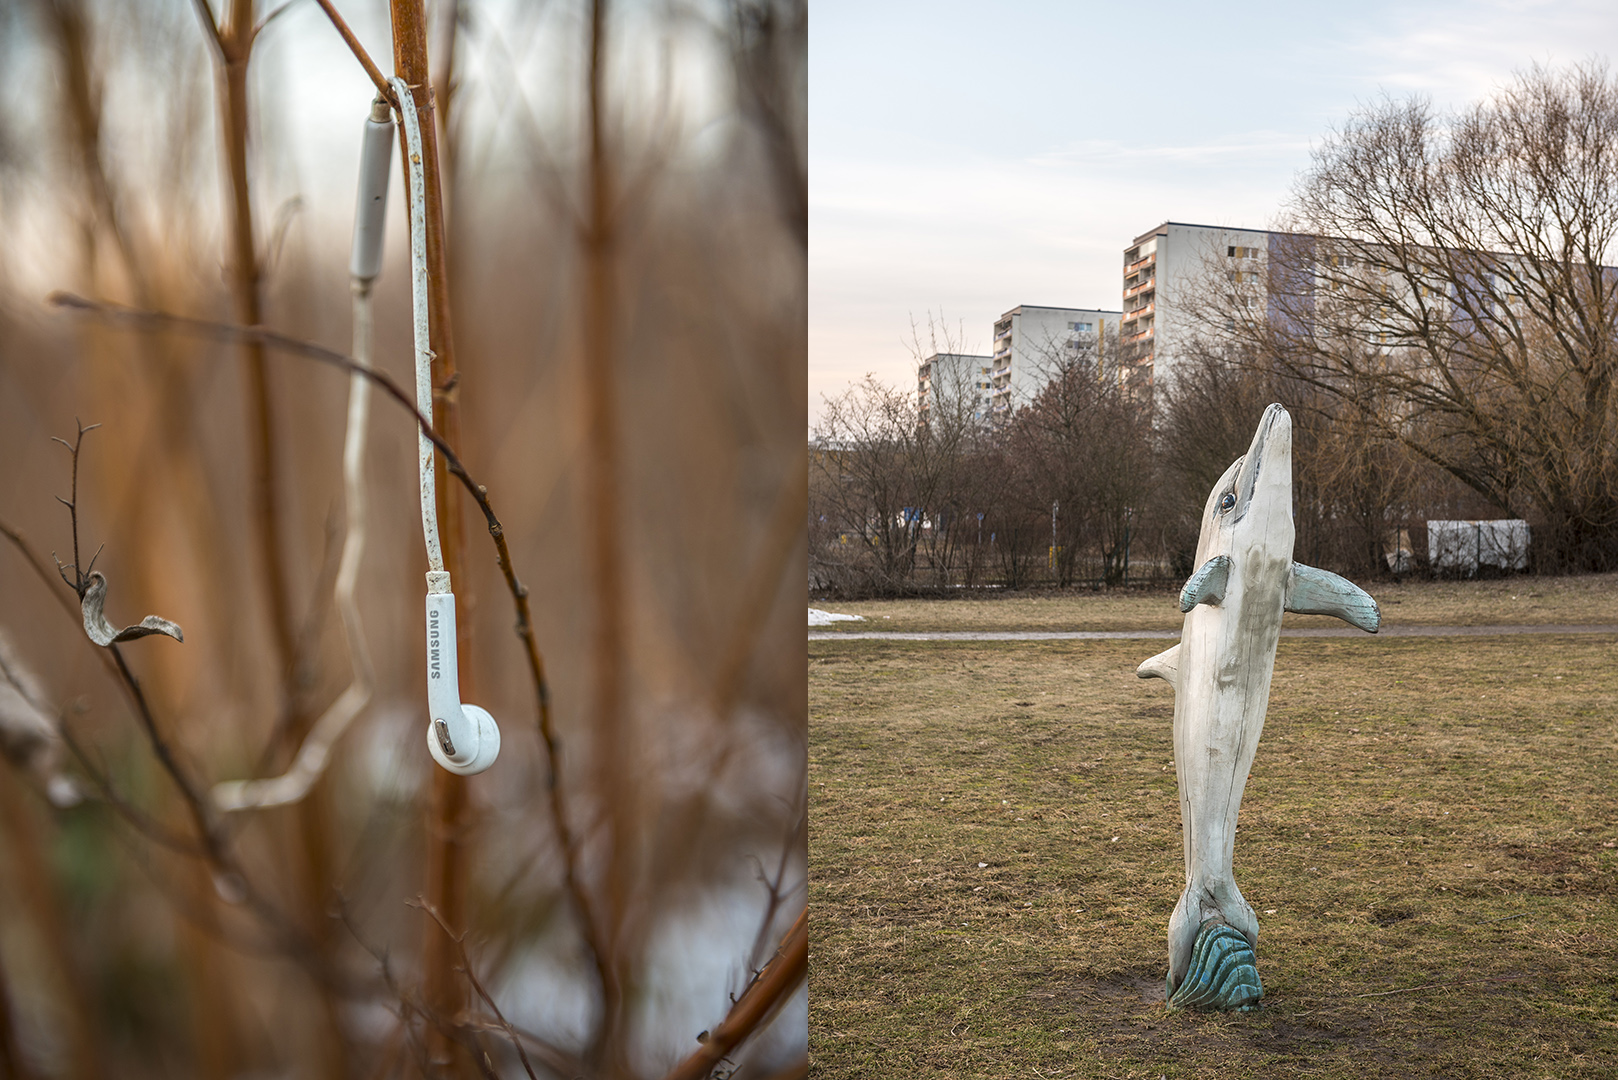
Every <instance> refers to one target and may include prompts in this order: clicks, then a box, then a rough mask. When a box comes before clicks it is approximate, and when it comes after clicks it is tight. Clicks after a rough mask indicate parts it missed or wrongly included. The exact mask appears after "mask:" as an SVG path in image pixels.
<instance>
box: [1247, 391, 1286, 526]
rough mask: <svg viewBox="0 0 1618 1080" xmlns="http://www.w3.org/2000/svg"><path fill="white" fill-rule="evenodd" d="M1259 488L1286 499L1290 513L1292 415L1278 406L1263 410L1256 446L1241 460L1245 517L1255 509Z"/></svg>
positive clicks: (1255, 439)
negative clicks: (1252, 508) (1249, 510)
mask: <svg viewBox="0 0 1618 1080" xmlns="http://www.w3.org/2000/svg"><path fill="white" fill-rule="evenodd" d="M1260 485H1263V486H1264V487H1267V488H1274V489H1275V494H1276V495H1277V496H1280V497H1284V498H1285V500H1286V504H1287V508H1288V511H1289V512H1290V510H1291V506H1292V414H1291V413H1289V412H1287V410H1286V407H1285V406H1283V405H1281V404H1280V403H1279V402H1277V403H1275V404H1273V405H1271V406H1270V407H1269V408H1267V409H1265V410H1264V416H1263V418H1262V419H1260V420H1259V424H1258V430H1257V431H1255V432H1254V433H1253V443H1252V445H1251V446H1249V447H1248V448H1247V456H1246V457H1245V458H1244V459H1243V460H1242V471H1241V475H1240V476H1239V477H1238V478H1237V481H1236V489H1237V495H1238V498H1239V500H1240V505H1241V511H1240V513H1239V515H1238V516H1242V515H1245V514H1246V512H1247V509H1248V508H1249V507H1250V506H1251V505H1252V503H1253V500H1254V495H1255V493H1256V492H1257V490H1258V488H1259V486H1260Z"/></svg>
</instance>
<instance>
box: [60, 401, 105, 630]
mask: <svg viewBox="0 0 1618 1080" xmlns="http://www.w3.org/2000/svg"><path fill="white" fill-rule="evenodd" d="M73 423H74V425H75V426H77V427H78V429H79V433H78V435H77V436H75V437H74V439H73V441H72V442H71V443H70V442H68V441H67V440H66V439H61V438H58V437H57V436H55V435H52V436H51V442H58V443H61V444H62V445H63V446H65V447H67V452H68V453H70V454H72V455H73V480H72V486H71V487H70V488H69V489H68V490H69V494H70V497H69V498H66V499H64V498H62V497H61V496H60V495H58V496H56V501H57V502H59V503H61V504H62V505H63V506H65V507H67V514H68V517H69V519H70V520H71V521H72V525H73V564H72V565H73V580H72V581H68V582H67V584H68V587H69V588H71V589H72V590H73V591H74V593H76V594H77V595H78V598H79V599H80V600H83V599H84V591H85V590H86V589H87V588H89V577H90V572H89V569H88V568H86V567H85V566H84V565H83V564H82V563H80V562H79V449H80V448H81V447H82V446H83V445H84V435H85V432H88V431H94V430H95V429H96V428H98V427H100V426H101V425H100V424H91V425H90V426H89V427H85V426H84V424H82V423H80V421H79V419H78V418H77V417H75V418H74V420H73ZM100 556H101V549H100V548H97V549H96V553H95V556H93V557H92V558H91V559H90V566H91V567H93V566H94V565H95V561H96V559H97V558H100ZM51 558H53V559H55V558H56V553H55V552H52V553H51ZM56 572H57V573H58V574H61V576H62V580H63V581H67V574H66V573H65V572H64V571H63V569H62V563H61V561H60V560H58V561H57V563H56Z"/></svg>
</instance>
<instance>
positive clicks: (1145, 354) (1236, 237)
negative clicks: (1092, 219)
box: [1119, 221, 1273, 385]
mask: <svg viewBox="0 0 1618 1080" xmlns="http://www.w3.org/2000/svg"><path fill="white" fill-rule="evenodd" d="M1272 235H1273V234H1271V233H1270V232H1268V231H1266V230H1263V229H1236V228H1228V227H1224V226H1216V225H1188V224H1185V223H1182V222H1177V221H1166V222H1164V223H1163V224H1161V225H1159V226H1158V227H1157V228H1155V229H1151V230H1149V231H1147V232H1144V233H1141V234H1140V235H1139V236H1137V237H1135V239H1134V242H1133V243H1131V244H1130V246H1129V247H1128V248H1126V249H1124V290H1123V309H1124V310H1123V317H1122V322H1121V324H1120V330H1119V352H1120V358H1121V360H1122V363H1123V365H1124V370H1125V373H1126V376H1127V378H1128V380H1129V381H1132V382H1133V381H1142V380H1143V381H1144V382H1145V383H1146V384H1147V385H1153V384H1157V383H1167V382H1169V381H1172V380H1173V378H1174V370H1175V366H1176V363H1177V361H1178V359H1179V357H1180V355H1181V352H1182V350H1183V348H1184V346H1185V342H1186V340H1187V339H1188V338H1189V336H1190V335H1192V334H1194V333H1195V331H1196V327H1195V325H1194V323H1193V320H1192V318H1191V314H1190V311H1189V310H1188V309H1189V307H1190V306H1191V305H1193V304H1195V303H1196V301H1197V297H1198V296H1199V295H1206V294H1207V290H1208V289H1210V288H1228V287H1232V286H1239V288H1235V289H1233V290H1232V291H1233V292H1235V293H1236V294H1237V295H1239V296H1240V295H1243V294H1251V295H1248V296H1246V298H1245V302H1249V303H1261V302H1262V288H1263V283H1264V281H1265V276H1264V275H1265V266H1266V262H1267V257H1268V253H1269V247H1270V238H1271V236H1272ZM1254 287H1256V288H1254Z"/></svg>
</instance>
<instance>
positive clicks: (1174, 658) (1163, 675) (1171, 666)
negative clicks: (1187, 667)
mask: <svg viewBox="0 0 1618 1080" xmlns="http://www.w3.org/2000/svg"><path fill="white" fill-rule="evenodd" d="M1135 674H1136V675H1139V676H1140V677H1141V678H1143V679H1162V680H1163V681H1164V682H1166V683H1168V684H1169V685H1170V686H1172V687H1174V689H1175V690H1179V689H1180V646H1179V645H1177V644H1176V645H1172V646H1170V647H1169V648H1167V649H1164V650H1163V651H1162V652H1160V653H1158V654H1157V655H1156V656H1154V657H1152V658H1151V659H1149V660H1143V661H1141V665H1140V667H1138V668H1136V669H1135Z"/></svg>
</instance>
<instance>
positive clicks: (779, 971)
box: [663, 909, 809, 1080]
mask: <svg viewBox="0 0 1618 1080" xmlns="http://www.w3.org/2000/svg"><path fill="white" fill-rule="evenodd" d="M808 971H809V912H808V910H807V909H806V910H804V911H802V912H800V913H799V915H798V918H797V921H796V922H794V923H793V924H792V928H791V929H789V930H788V931H787V932H786V934H785V936H783V937H782V938H781V944H780V946H779V947H778V948H777V949H776V952H775V956H774V957H773V958H771V960H770V962H769V963H768V964H766V965H765V967H764V970H763V971H760V972H759V973H758V976H757V977H756V978H755V979H754V980H753V981H752V983H751V984H750V985H749V986H748V987H747V989H746V990H744V991H743V992H742V996H741V997H739V998H737V999H736V1003H735V1004H734V1005H732V1006H731V1007H730V1012H728V1013H726V1014H725V1018H724V1020H722V1021H721V1022H720V1023H719V1026H718V1027H716V1028H714V1029H713V1030H712V1031H710V1032H707V1033H706V1036H707V1037H706V1038H703V1037H702V1036H698V1038H699V1039H700V1040H701V1042H702V1045H701V1046H700V1047H699V1048H698V1049H697V1050H696V1051H695V1052H694V1053H693V1054H691V1056H690V1057H688V1058H686V1059H685V1060H684V1061H682V1062H680V1063H679V1064H678V1065H676V1066H675V1067H674V1068H673V1069H670V1070H669V1072H668V1075H667V1076H665V1077H664V1078H663V1080H702V1078H704V1077H706V1076H708V1074H710V1073H711V1072H713V1070H714V1067H715V1066H717V1065H718V1064H719V1063H720V1061H722V1060H724V1058H725V1057H726V1056H727V1055H728V1054H729V1053H730V1052H731V1051H732V1050H734V1049H735V1048H736V1047H737V1046H740V1045H741V1043H742V1042H743V1041H744V1040H746V1039H747V1038H748V1036H750V1035H752V1034H753V1033H754V1032H756V1031H757V1030H758V1029H759V1028H760V1027H762V1026H763V1024H764V1021H766V1020H768V1019H769V1018H770V1017H771V1016H772V1015H774V1013H775V1010H776V1009H778V1008H780V1007H781V1005H782V1003H783V1002H785V1001H786V999H787V996H788V995H789V994H791V993H792V992H793V991H794V990H796V989H797V988H798V984H799V983H801V982H802V981H803V979H804V976H805V975H807V974H808Z"/></svg>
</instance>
